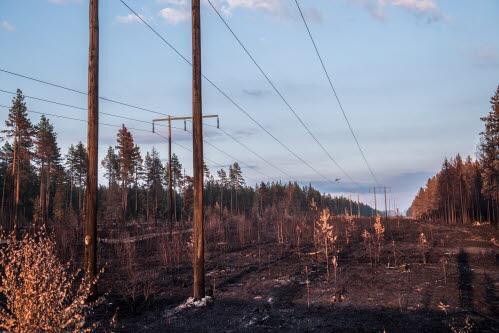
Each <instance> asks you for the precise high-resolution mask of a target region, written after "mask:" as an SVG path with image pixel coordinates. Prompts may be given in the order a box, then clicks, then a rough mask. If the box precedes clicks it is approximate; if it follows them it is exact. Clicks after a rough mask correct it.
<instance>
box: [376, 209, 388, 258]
mask: <svg viewBox="0 0 499 333" xmlns="http://www.w3.org/2000/svg"><path fill="white" fill-rule="evenodd" d="M374 235H375V236H376V263H379V261H380V256H381V243H382V242H383V239H384V235H385V227H383V224H381V216H379V215H378V216H376V222H375V223H374Z"/></svg>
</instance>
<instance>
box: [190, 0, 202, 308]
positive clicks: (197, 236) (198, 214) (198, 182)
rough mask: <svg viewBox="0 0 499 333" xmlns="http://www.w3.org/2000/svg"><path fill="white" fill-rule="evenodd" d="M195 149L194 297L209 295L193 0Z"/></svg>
mask: <svg viewBox="0 0 499 333" xmlns="http://www.w3.org/2000/svg"><path fill="white" fill-rule="evenodd" d="M191 14H192V150H193V160H194V161H193V171H194V214H193V220H194V221H193V222H194V262H193V266H194V282H193V296H194V299H201V298H203V297H204V296H205V290H204V288H205V283H204V278H205V276H204V226H203V219H204V210H203V180H204V179H203V178H204V177H203V122H202V117H203V111H202V95H201V9H200V5H199V0H192V10H191Z"/></svg>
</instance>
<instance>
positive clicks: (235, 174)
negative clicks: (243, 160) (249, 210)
mask: <svg viewBox="0 0 499 333" xmlns="http://www.w3.org/2000/svg"><path fill="white" fill-rule="evenodd" d="M229 182H230V187H231V190H232V191H231V212H232V192H235V197H236V210H238V204H237V193H238V191H239V190H240V189H241V188H242V187H243V186H244V185H245V182H244V178H243V174H242V171H241V167H240V166H239V163H237V162H234V164H232V165H231V166H229Z"/></svg>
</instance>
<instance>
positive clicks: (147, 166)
mask: <svg viewBox="0 0 499 333" xmlns="http://www.w3.org/2000/svg"><path fill="white" fill-rule="evenodd" d="M163 172H164V168H163V165H162V164H161V160H160V159H159V154H158V151H157V150H156V149H155V148H153V149H152V151H151V154H149V152H147V153H146V157H145V159H144V173H145V186H146V218H147V220H149V211H150V203H149V201H150V200H149V198H150V197H151V196H152V200H153V207H152V208H153V209H152V211H153V217H154V219H155V220H156V219H157V217H158V213H159V201H160V198H161V195H162V191H163V186H162V179H161V178H162V174H163Z"/></svg>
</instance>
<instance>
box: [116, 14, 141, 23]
mask: <svg viewBox="0 0 499 333" xmlns="http://www.w3.org/2000/svg"><path fill="white" fill-rule="evenodd" d="M139 16H140V17H141V18H144V16H143V15H140V14H139ZM116 22H118V23H123V24H127V23H135V22H140V20H139V18H138V17H137V16H135V15H134V14H128V15H118V16H116Z"/></svg>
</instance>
